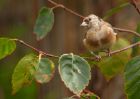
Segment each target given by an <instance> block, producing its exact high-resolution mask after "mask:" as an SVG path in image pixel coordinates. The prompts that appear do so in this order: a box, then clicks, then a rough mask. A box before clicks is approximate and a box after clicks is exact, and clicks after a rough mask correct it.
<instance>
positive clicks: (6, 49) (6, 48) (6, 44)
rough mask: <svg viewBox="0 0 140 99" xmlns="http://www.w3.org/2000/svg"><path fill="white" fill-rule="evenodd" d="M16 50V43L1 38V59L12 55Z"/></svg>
mask: <svg viewBox="0 0 140 99" xmlns="http://www.w3.org/2000/svg"><path fill="white" fill-rule="evenodd" d="M15 49H16V43H15V41H13V40H10V39H8V38H0V59H2V58H4V57H6V56H7V55H10V54H11V53H12V52H13V51H14V50H15Z"/></svg>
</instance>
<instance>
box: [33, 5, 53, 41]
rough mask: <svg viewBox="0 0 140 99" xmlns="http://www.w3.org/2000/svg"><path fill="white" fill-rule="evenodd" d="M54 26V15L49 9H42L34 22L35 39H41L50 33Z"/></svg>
mask: <svg viewBox="0 0 140 99" xmlns="http://www.w3.org/2000/svg"><path fill="white" fill-rule="evenodd" d="M53 24H54V14H53V10H52V9H51V8H47V7H43V8H42V9H41V10H40V13H39V16H38V18H37V20H36V24H35V27H34V33H35V34H36V35H37V39H38V40H40V39H43V38H44V37H45V36H46V35H47V34H48V32H50V31H51V29H52V27H53Z"/></svg>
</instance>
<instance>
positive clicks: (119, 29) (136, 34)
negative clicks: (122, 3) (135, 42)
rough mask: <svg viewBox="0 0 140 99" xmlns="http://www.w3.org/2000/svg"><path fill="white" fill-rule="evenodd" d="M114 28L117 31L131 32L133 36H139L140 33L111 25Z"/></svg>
mask: <svg viewBox="0 0 140 99" xmlns="http://www.w3.org/2000/svg"><path fill="white" fill-rule="evenodd" d="M113 29H114V30H117V31H119V32H127V33H131V34H134V35H135V36H137V37H140V34H139V33H137V32H135V31H132V30H127V29H121V28H116V27H113Z"/></svg>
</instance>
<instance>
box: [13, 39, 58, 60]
mask: <svg viewBox="0 0 140 99" xmlns="http://www.w3.org/2000/svg"><path fill="white" fill-rule="evenodd" d="M11 40H14V41H17V42H19V43H21V44H23V45H25V46H27V47H29V48H31V49H32V50H34V51H36V52H38V53H42V54H43V55H45V56H48V57H54V58H59V56H56V55H53V54H48V53H45V52H43V51H41V50H39V49H37V48H35V47H33V46H31V45H29V44H27V43H25V42H24V41H22V40H19V39H11Z"/></svg>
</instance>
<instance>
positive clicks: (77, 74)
mask: <svg viewBox="0 0 140 99" xmlns="http://www.w3.org/2000/svg"><path fill="white" fill-rule="evenodd" d="M90 71H91V69H90V66H89V64H88V62H87V61H86V60H84V59H83V58H81V57H80V56H77V55H73V54H64V55H62V56H61V57H60V59H59V73H60V76H61V79H62V80H63V81H64V83H65V85H66V86H67V87H68V88H69V89H70V90H71V91H72V92H73V93H75V94H76V95H78V96H79V95H80V93H81V92H82V90H83V89H85V87H86V86H87V85H88V83H89V80H90V78H91V72H90Z"/></svg>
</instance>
